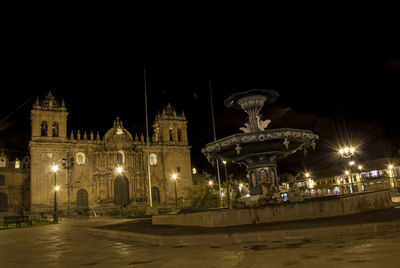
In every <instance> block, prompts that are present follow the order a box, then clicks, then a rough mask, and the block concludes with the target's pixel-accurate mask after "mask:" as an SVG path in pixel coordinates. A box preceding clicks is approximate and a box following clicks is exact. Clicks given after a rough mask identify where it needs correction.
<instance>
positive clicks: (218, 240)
mask: <svg viewBox="0 0 400 268" xmlns="http://www.w3.org/2000/svg"><path fill="white" fill-rule="evenodd" d="M90 231H91V232H92V233H93V235H95V236H99V237H102V238H107V239H117V240H123V241H129V242H140V243H145V244H150V245H153V246H223V245H233V244H241V243H246V242H265V241H281V240H298V239H307V240H309V239H321V238H328V237H331V236H337V235H359V234H372V233H383V232H394V231H400V221H390V222H378V223H363V224H353V225H341V226H329V227H316V228H305V229H290V230H289V229H288V230H276V231H263V232H247V233H221V234H198V235H180V236H178V235H173V236H168V235H153V234H142V233H134V232H127V231H111V230H101V229H94V228H92V229H90Z"/></svg>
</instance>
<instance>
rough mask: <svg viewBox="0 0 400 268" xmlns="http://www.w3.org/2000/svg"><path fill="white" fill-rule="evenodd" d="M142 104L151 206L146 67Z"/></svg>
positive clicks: (150, 202)
mask: <svg viewBox="0 0 400 268" xmlns="http://www.w3.org/2000/svg"><path fill="white" fill-rule="evenodd" d="M144 106H145V110H146V151H147V174H148V178H149V204H150V207H153V198H152V196H151V174H150V150H149V120H148V115H147V79H146V69H144Z"/></svg>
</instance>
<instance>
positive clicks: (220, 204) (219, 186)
mask: <svg viewBox="0 0 400 268" xmlns="http://www.w3.org/2000/svg"><path fill="white" fill-rule="evenodd" d="M208 86H209V88H210V101H211V117H212V123H213V131H214V141H216V140H217V135H216V134H215V121H214V105H213V98H212V89H211V88H212V87H211V79H210V77H209V78H208ZM217 178H218V193H219V206H220V207H222V196H221V177H220V174H219V161H218V159H217Z"/></svg>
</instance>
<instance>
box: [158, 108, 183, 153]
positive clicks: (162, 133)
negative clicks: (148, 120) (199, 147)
mask: <svg viewBox="0 0 400 268" xmlns="http://www.w3.org/2000/svg"><path fill="white" fill-rule="evenodd" d="M153 128H154V135H155V141H156V142H159V143H162V144H165V145H184V146H187V145H188V136H187V121H186V117H185V114H184V113H183V112H182V114H177V113H176V111H175V109H174V108H172V106H171V104H169V103H168V105H167V107H166V108H164V110H163V111H162V113H161V114H157V116H156V119H155V121H154V124H153Z"/></svg>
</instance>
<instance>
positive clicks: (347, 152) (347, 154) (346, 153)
mask: <svg viewBox="0 0 400 268" xmlns="http://www.w3.org/2000/svg"><path fill="white" fill-rule="evenodd" d="M355 151H356V150H355V149H354V147H352V146H350V147H347V146H346V147H343V148H340V149H339V154H340V156H342V157H343V158H345V159H349V160H350V162H349V164H350V163H352V164H350V171H351V167H352V166H353V165H354V161H352V158H353V156H354V153H355ZM346 173H347V172H346ZM346 175H349V174H346ZM350 183H351V193H352V194H353V193H354V189H353V175H352V174H351V172H350Z"/></svg>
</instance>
